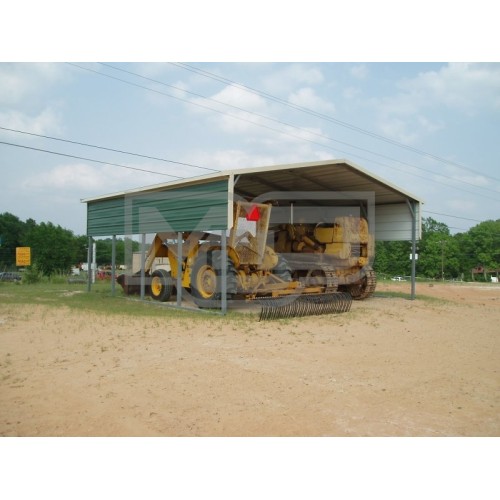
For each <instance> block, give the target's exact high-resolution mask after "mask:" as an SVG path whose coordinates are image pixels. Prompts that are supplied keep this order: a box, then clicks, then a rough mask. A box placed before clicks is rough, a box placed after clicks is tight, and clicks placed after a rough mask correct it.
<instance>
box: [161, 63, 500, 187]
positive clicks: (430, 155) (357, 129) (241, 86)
mask: <svg viewBox="0 0 500 500" xmlns="http://www.w3.org/2000/svg"><path fill="white" fill-rule="evenodd" d="M169 64H171V65H173V66H177V67H179V68H182V69H185V70H187V71H191V72H194V73H197V74H199V75H202V76H204V77H206V78H211V79H212V80H216V81H219V82H222V83H225V84H227V85H230V86H232V87H236V88H239V89H242V90H245V91H247V92H250V93H253V94H256V95H259V96H261V97H264V98H265V99H269V100H272V101H274V102H278V103H280V104H282V105H284V106H287V107H289V108H293V109H295V110H298V111H301V112H303V113H306V114H309V115H311V116H315V117H317V118H321V119H322V120H326V121H329V122H332V123H335V124H337V125H340V126H342V127H345V128H348V129H350V130H353V131H355V132H359V133H361V134H364V135H367V136H370V137H373V138H375V139H378V140H381V141H384V142H386V143H389V144H392V145H393V146H397V147H400V148H403V149H406V150H408V151H411V152H413V153H417V154H419V155H422V156H426V157H428V158H432V159H434V160H437V161H439V162H442V163H446V164H448V165H452V166H454V167H458V168H460V169H463V170H467V171H469V172H472V173H474V174H477V175H481V176H483V177H487V178H489V179H492V180H495V181H499V182H500V179H498V178H496V177H492V176H490V175H487V174H485V173H483V172H479V171H478V170H474V169H472V168H471V167H468V166H466V165H463V164H461V163H457V162H454V161H451V160H448V159H446V158H442V157H440V156H438V155H435V154H433V153H429V152H427V151H424V150H422V149H418V148H415V147H413V146H409V145H407V144H403V143H402V142H399V141H396V140H394V139H390V138H389V137H385V136H383V135H380V134H377V133H375V132H371V131H370V130H366V129H363V128H361V127H358V126H356V125H353V124H352V123H348V122H345V121H342V120H338V119H336V118H333V117H332V116H329V115H325V114H323V113H319V112H317V111H314V110H312V109H310V108H306V107H304V106H299V105H297V104H293V103H291V102H289V101H287V100H285V99H282V98H280V97H276V96H274V95H272V94H269V93H267V92H264V91H262V90H259V89H255V88H252V87H249V86H247V85H244V84H242V83H238V82H234V81H233V80H229V79H228V78H224V77H221V76H219V75H215V74H213V73H210V72H209V71H206V70H203V69H200V68H196V67H195V66H191V65H189V64H186V63H172V62H171V63H169Z"/></svg>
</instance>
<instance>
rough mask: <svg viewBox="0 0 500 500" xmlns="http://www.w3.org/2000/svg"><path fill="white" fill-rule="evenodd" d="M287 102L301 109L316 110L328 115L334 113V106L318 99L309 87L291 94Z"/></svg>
mask: <svg viewBox="0 0 500 500" xmlns="http://www.w3.org/2000/svg"><path fill="white" fill-rule="evenodd" d="M288 100H289V101H290V102H291V103H292V104H295V105H296V106H301V107H303V108H309V109H312V110H318V111H322V112H328V113H333V112H335V106H334V105H333V103H331V102H328V101H325V100H324V99H322V98H321V97H319V96H318V95H317V94H316V92H315V91H314V89H312V88H311V87H303V88H301V89H299V90H297V91H295V92H293V93H292V94H291V95H290V97H289V98H288Z"/></svg>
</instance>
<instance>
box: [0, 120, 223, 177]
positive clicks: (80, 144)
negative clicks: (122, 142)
mask: <svg viewBox="0 0 500 500" xmlns="http://www.w3.org/2000/svg"><path fill="white" fill-rule="evenodd" d="M0 129H1V130H8V131H9V132H16V133H18V134H25V135H31V136H34V137H41V138H43V139H50V140H52V141H60V142H67V143H69V144H76V145H78V146H85V147H88V148H96V149H102V150H105V151H112V152H113V153H121V154H126V155H132V156H138V157H140V158H147V159H149V160H158V161H163V162H166V163H174V164H176V165H183V166H186V167H194V168H201V169H203V170H209V171H211V172H220V170H216V169H214V168H208V167H200V166H199V165H193V164H192V163H184V162H181V161H175V160H167V159H165V158H157V157H156V156H148V155H143V154H139V153H131V152H130V151H123V150H120V149H112V148H107V147H104V146H96V145H95V144H87V143H85V142H78V141H71V140H69V139H62V138H60V137H51V136H50V135H42V134H35V133H33V132H27V131H25V130H16V129H13V128H7V127H1V126H0ZM174 177H175V176H174Z"/></svg>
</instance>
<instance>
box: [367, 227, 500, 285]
mask: <svg viewBox="0 0 500 500" xmlns="http://www.w3.org/2000/svg"><path fill="white" fill-rule="evenodd" d="M417 249H418V250H417V254H418V260H417V261H416V271H417V276H421V277H423V278H430V279H446V280H449V279H464V280H467V281H468V280H470V279H472V272H471V271H472V269H475V268H483V269H485V270H493V269H497V270H498V269H500V219H497V220H495V221H493V220H487V221H484V222H480V223H479V224H477V225H476V226H474V227H472V228H471V229H469V230H468V231H467V232H465V233H457V234H454V235H452V234H451V233H450V229H449V228H448V226H447V225H446V224H444V223H442V222H438V221H436V220H434V219H433V218H432V217H427V218H423V219H422V238H421V240H420V241H418V242H417ZM410 254H411V242H409V241H381V242H377V243H376V245H375V263H374V268H375V270H376V271H377V272H378V273H379V274H386V275H391V276H409V275H410V274H411V260H410ZM475 279H484V275H481V274H478V275H477V276H476V278H475Z"/></svg>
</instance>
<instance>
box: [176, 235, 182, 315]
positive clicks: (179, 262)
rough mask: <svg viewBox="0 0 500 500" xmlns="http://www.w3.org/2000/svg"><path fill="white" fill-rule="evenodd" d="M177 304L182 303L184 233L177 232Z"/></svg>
mask: <svg viewBox="0 0 500 500" xmlns="http://www.w3.org/2000/svg"><path fill="white" fill-rule="evenodd" d="M176 288H177V305H178V306H179V307H180V306H181V304H182V233H181V232H180V231H179V232H178V233H177V285H176Z"/></svg>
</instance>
